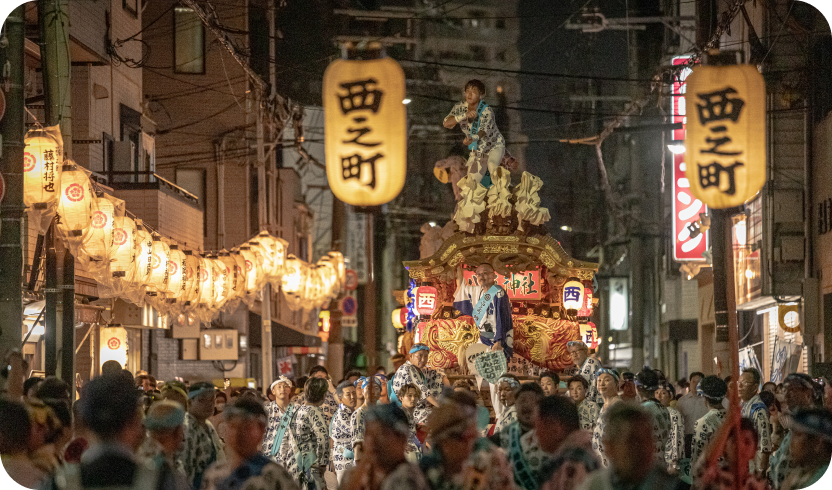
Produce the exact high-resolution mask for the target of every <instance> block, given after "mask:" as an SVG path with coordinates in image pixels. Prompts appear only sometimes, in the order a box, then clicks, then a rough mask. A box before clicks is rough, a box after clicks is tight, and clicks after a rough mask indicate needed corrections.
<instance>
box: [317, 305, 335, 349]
mask: <svg viewBox="0 0 832 490" xmlns="http://www.w3.org/2000/svg"><path fill="white" fill-rule="evenodd" d="M331 325H332V324H331V322H330V317H329V311H327V310H323V311H321V312H320V313H318V337H320V338H321V341H322V342H327V341H328V340H329V330H330V328H331Z"/></svg>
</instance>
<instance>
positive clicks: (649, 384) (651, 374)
mask: <svg viewBox="0 0 832 490" xmlns="http://www.w3.org/2000/svg"><path fill="white" fill-rule="evenodd" d="M635 384H636V388H637V389H638V392H639V394H640V395H641V396H642V397H643V398H648V399H650V398H654V393H655V392H656V390H657V389H659V376H658V375H657V374H656V371H654V370H652V369H650V368H647V367H645V368H644V369H642V370H641V371H640V372H639V373H638V374H637V375H636V377H635Z"/></svg>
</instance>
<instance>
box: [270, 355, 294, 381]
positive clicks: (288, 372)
mask: <svg viewBox="0 0 832 490" xmlns="http://www.w3.org/2000/svg"><path fill="white" fill-rule="evenodd" d="M292 361H293V359H292V356H287V357H281V358H279V359H275V361H274V363H275V365H276V366H277V375H278V376H286V377H287V378H289V379H295V368H294V366H293V365H292Z"/></svg>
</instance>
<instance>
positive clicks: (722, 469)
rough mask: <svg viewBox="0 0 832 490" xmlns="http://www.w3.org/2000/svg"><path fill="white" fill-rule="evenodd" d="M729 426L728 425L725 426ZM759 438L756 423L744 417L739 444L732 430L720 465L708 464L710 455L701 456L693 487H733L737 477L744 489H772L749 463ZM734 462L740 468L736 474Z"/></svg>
mask: <svg viewBox="0 0 832 490" xmlns="http://www.w3.org/2000/svg"><path fill="white" fill-rule="evenodd" d="M727 429H728V427H724V428H723V430H727ZM758 439H759V436H758V435H757V430H756V429H755V428H754V423H753V422H751V421H750V420H748V419H745V418H743V419H740V437H739V443H737V436H736V433H735V432H734V431H733V430H731V433H730V434H729V435H728V440H727V441H726V443H725V447H724V449H723V451H722V455H721V458H719V460H718V461H717V464H715V465H713V466H710V467H708V463H707V458H700V459H699V461H698V462H697V463H696V465H695V466H694V468H693V471H692V473H693V475H694V478H693V480H694V486H693V490H733V489H734V488H735V487H734V481H736V480H738V481H739V483H740V485H739V488H741V489H742V490H769V488H770V487H769V486H768V482H767V481H766V480H765V478H758V477H756V476H755V475H754V474H752V473H751V472H750V471H749V470H750V465H749V462H753V460H754V454H756V452H757V440H758ZM735 462H736V464H737V468H738V470H739V473H738V474H736V475H735V474H734V469H733V465H734V463H735Z"/></svg>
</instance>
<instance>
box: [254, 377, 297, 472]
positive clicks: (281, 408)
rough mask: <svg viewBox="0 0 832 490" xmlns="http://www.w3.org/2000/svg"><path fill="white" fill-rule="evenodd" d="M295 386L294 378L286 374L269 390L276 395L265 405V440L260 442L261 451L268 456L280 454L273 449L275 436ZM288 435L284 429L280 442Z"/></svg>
mask: <svg viewBox="0 0 832 490" xmlns="http://www.w3.org/2000/svg"><path fill="white" fill-rule="evenodd" d="M293 388H294V387H293V386H292V380H290V379H289V378H287V377H286V376H280V377H278V378H277V379H276V380H274V381H273V382H272V384H271V386H269V392H271V394H272V396H273V397H274V401H271V402H269V403H267V404H266V407H265V409H266V417H267V422H266V431H265V432H264V433H263V441H262V443H261V444H260V452H261V453H263V456H266V457H267V458H273V459H274V458H276V456H277V454H278V453H277V451H273V449H274V445H275V437H276V436H277V429H278V427H279V426H280V420H281V419H282V418H283V414H285V413H286V410H287V409H288V408H289V404H290V403H291V402H290V401H289V400H290V399H291V398H292V389H293ZM287 436H288V434H286V433H285V431H284V433H283V437H282V438H281V439H280V441H278V444H280V443H282V442H283V440H284V439H285V438H286V437H287Z"/></svg>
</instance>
